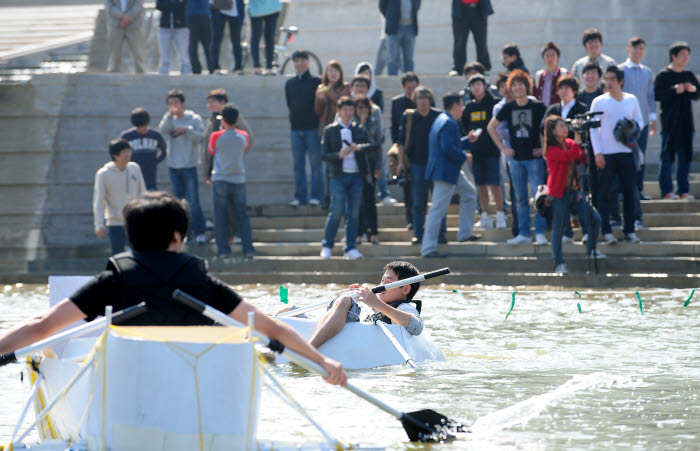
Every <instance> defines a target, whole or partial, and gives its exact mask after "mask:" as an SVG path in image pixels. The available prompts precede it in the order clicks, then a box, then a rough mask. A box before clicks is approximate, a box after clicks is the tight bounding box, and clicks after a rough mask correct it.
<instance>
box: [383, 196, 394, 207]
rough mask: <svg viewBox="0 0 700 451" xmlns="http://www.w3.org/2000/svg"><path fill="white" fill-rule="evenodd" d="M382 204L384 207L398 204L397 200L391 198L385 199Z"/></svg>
mask: <svg viewBox="0 0 700 451" xmlns="http://www.w3.org/2000/svg"><path fill="white" fill-rule="evenodd" d="M381 202H382V203H383V204H384V205H394V204H395V203H396V199H394V198H392V197H391V196H386V197H385V198H384V199H382V200H381Z"/></svg>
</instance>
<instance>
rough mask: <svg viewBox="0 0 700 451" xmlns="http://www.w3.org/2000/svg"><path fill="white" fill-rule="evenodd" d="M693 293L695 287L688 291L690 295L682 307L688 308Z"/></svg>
mask: <svg viewBox="0 0 700 451" xmlns="http://www.w3.org/2000/svg"><path fill="white" fill-rule="evenodd" d="M694 294H695V288H693V291H691V292H690V296H688V300H687V301H685V304H683V307H686V308H688V304H690V300H691V299H693V295H694Z"/></svg>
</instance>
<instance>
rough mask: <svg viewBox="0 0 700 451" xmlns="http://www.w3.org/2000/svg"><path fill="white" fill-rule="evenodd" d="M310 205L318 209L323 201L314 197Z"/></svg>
mask: <svg viewBox="0 0 700 451" xmlns="http://www.w3.org/2000/svg"><path fill="white" fill-rule="evenodd" d="M309 205H313V206H314V207H318V206H319V205H321V201H320V200H318V199H314V198H313V197H312V198H311V199H309Z"/></svg>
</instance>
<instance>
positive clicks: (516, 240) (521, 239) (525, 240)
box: [506, 235, 532, 244]
mask: <svg viewBox="0 0 700 451" xmlns="http://www.w3.org/2000/svg"><path fill="white" fill-rule="evenodd" d="M531 242H532V241H530V237H527V236H525V235H518V236H516V237H513V238H511V239H509V240H508V241H506V243H508V244H530V243H531Z"/></svg>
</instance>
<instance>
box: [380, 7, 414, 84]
mask: <svg viewBox="0 0 700 451" xmlns="http://www.w3.org/2000/svg"><path fill="white" fill-rule="evenodd" d="M420 2H421V0H407V1H403V0H379V11H381V13H382V15H383V16H384V19H385V20H386V25H385V27H384V31H385V32H386V45H387V49H388V54H389V59H388V61H387V74H388V75H398V74H399V61H400V60H401V59H402V58H403V71H404V72H410V71H413V70H414V64H413V50H414V48H415V44H416V36H417V35H418V9H419V8H420ZM407 4H410V6H409V9H410V11H408V10H405V9H404V5H407ZM399 52H401V57H399Z"/></svg>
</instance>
